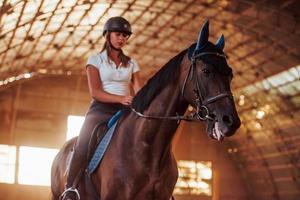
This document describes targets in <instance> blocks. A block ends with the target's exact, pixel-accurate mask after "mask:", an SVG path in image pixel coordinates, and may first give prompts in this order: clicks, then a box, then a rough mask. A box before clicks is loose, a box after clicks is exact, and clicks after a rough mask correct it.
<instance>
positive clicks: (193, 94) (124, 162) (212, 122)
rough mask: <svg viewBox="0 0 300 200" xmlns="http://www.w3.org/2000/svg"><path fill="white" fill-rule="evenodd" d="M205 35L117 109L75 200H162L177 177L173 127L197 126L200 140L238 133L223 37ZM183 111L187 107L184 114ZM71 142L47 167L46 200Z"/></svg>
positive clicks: (204, 31) (56, 187)
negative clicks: (201, 126) (201, 129)
mask: <svg viewBox="0 0 300 200" xmlns="http://www.w3.org/2000/svg"><path fill="white" fill-rule="evenodd" d="M208 36H209V21H206V22H205V23H204V25H203V26H202V28H201V30H200V32H199V36H198V40H197V42H195V43H194V44H192V45H191V46H190V47H189V48H187V49H185V50H183V51H182V52H180V53H179V54H178V55H176V56H175V57H173V58H172V59H171V60H170V61H168V62H167V63H166V64H165V65H164V66H163V67H162V68H161V69H160V70H159V71H158V72H157V73H156V74H155V75H154V76H153V77H152V78H151V79H149V81H148V82H147V83H146V85H145V86H144V87H143V88H142V89H141V90H140V91H139V92H138V93H137V95H136V96H135V97H134V99H133V102H132V104H131V106H130V107H129V108H127V109H125V110H123V114H122V116H121V117H120V119H119V121H118V123H117V125H116V128H115V132H114V135H113V137H112V140H111V142H110V144H109V146H108V148H107V151H106V153H105V155H104V157H103V159H102V161H101V164H100V165H99V166H98V167H97V169H96V171H95V172H94V173H93V174H92V175H91V176H90V177H88V175H87V173H84V175H83V176H81V177H80V179H79V180H78V185H79V193H78V196H80V197H81V199H83V200H94V199H101V200H141V199H143V200H154V199H155V200H169V199H171V198H173V197H172V193H173V189H174V187H175V184H176V181H177V178H178V171H177V164H176V160H175V158H174V155H173V153H172V150H171V149H172V138H173V136H174V134H175V131H176V129H177V127H178V126H179V122H180V121H181V120H187V121H204V122H205V123H206V124H207V129H206V131H207V133H208V136H209V137H211V138H213V139H215V140H218V141H221V140H223V139H224V138H225V137H229V136H231V135H233V134H234V133H235V132H236V130H237V129H238V128H239V127H240V124H241V122H240V119H239V116H238V113H237V111H236V107H235V103H234V99H233V95H232V92H231V87H230V84H231V80H232V78H233V73H232V69H231V68H230V67H229V65H228V64H227V61H226V55H225V54H224V52H223V48H224V45H225V39H224V36H223V35H221V37H220V38H219V39H218V40H217V42H216V43H215V44H214V43H212V42H210V41H209V40H208ZM188 106H192V107H193V108H194V109H193V111H192V112H190V113H189V114H186V110H187V108H188ZM75 142H76V138H74V139H72V140H70V141H67V142H66V143H65V145H64V146H63V147H62V148H61V150H60V151H59V153H58V155H57V156H56V157H55V159H54V161H53V165H52V170H51V191H52V199H53V200H58V199H60V195H61V194H62V192H63V190H64V183H65V179H66V177H65V172H66V168H67V160H68V159H69V158H70V154H71V150H72V148H73V146H74V143H75Z"/></svg>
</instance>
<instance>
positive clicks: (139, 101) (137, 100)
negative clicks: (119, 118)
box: [132, 49, 187, 112]
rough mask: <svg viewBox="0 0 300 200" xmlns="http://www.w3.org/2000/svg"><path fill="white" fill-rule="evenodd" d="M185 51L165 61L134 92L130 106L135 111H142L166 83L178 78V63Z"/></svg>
mask: <svg viewBox="0 0 300 200" xmlns="http://www.w3.org/2000/svg"><path fill="white" fill-rule="evenodd" d="M186 52H187V49H185V50H183V51H182V52H180V53H179V54H178V55H176V56H175V57H173V58H172V59H171V60H170V61H169V62H167V63H166V64H165V65H164V66H163V67H162V68H161V69H160V70H159V71H158V72H157V73H156V74H155V75H154V76H153V77H152V78H151V79H149V80H148V82H147V84H146V85H145V86H144V87H143V88H142V89H141V90H140V91H139V92H138V93H137V94H136V96H135V97H134V99H133V102H132V107H133V108H134V109H135V110H136V111H139V112H143V111H144V110H146V109H147V108H148V106H149V105H150V103H151V101H152V100H153V99H154V98H155V97H156V95H157V94H159V93H160V92H161V90H162V89H163V88H164V87H166V85H168V84H172V83H174V82H175V81H176V80H178V77H179V74H180V64H181V61H182V59H183V57H184V55H185V54H186Z"/></svg>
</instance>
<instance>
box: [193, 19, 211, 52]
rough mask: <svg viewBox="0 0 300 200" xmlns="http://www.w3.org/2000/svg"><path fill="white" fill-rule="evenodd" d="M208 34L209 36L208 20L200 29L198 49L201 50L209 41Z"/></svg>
mask: <svg viewBox="0 0 300 200" xmlns="http://www.w3.org/2000/svg"><path fill="white" fill-rule="evenodd" d="M208 36H209V21H208V20H206V21H205V23H204V24H203V26H202V28H201V30H200V33H199V36H198V41H197V45H196V50H199V49H201V48H202V47H204V46H205V45H206V43H207V42H208Z"/></svg>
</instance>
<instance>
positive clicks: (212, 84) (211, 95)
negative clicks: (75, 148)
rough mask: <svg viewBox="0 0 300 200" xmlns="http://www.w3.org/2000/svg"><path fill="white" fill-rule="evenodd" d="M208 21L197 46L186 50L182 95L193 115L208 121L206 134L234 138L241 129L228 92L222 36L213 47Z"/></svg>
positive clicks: (220, 138)
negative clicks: (188, 62) (188, 65)
mask: <svg viewBox="0 0 300 200" xmlns="http://www.w3.org/2000/svg"><path fill="white" fill-rule="evenodd" d="M208 36H209V22H208V21H206V22H205V23H204V25H203V26H202V28H201V30H200V33H199V37H198V41H197V43H195V44H193V45H192V46H191V47H190V48H189V49H188V57H189V60H190V68H189V71H188V73H187V75H186V78H185V81H184V85H183V87H182V88H183V89H182V93H183V96H184V98H185V99H186V100H187V101H188V102H189V103H190V104H191V105H192V106H193V107H194V108H195V110H196V116H197V118H198V119H200V120H205V121H206V122H207V133H208V135H209V136H210V137H211V138H213V139H216V140H222V139H223V138H224V137H228V136H231V135H233V134H234V133H235V132H236V130H237V129H238V128H239V127H240V125H241V121H240V119H239V116H238V114H237V111H236V108H235V104H234V99H233V96H232V93H231V87H230V84H231V80H232V78H233V74H232V70H231V68H230V67H229V66H228V64H227V61H226V55H225V54H224V52H223V48H224V46H225V39H224V36H223V35H222V36H221V37H220V38H219V39H218V41H217V42H216V44H213V43H212V42H210V41H209V40H208Z"/></svg>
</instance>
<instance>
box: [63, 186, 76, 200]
mask: <svg viewBox="0 0 300 200" xmlns="http://www.w3.org/2000/svg"><path fill="white" fill-rule="evenodd" d="M68 192H73V193H75V194H76V196H77V199H78V200H80V195H79V192H78V190H77V189H76V188H72V187H69V188H68V189H66V190H65V191H64V192H63V193H62V194H61V195H60V196H61V198H62V199H63V198H64V196H65V195H66V194H67V193H68Z"/></svg>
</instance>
